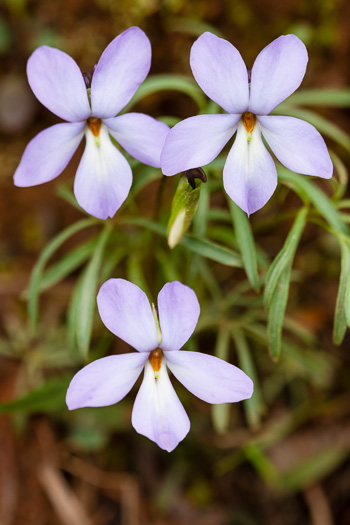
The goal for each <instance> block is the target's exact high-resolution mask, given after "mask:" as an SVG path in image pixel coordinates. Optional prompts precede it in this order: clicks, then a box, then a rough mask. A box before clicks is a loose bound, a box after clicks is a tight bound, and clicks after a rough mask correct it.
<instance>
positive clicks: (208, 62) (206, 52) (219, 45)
mask: <svg viewBox="0 0 350 525" xmlns="http://www.w3.org/2000/svg"><path fill="white" fill-rule="evenodd" d="M190 64H191V69H192V73H193V76H194V78H195V79H196V81H197V82H198V84H199V85H200V87H201V88H202V90H203V91H204V93H206V94H207V95H208V97H210V98H211V99H212V100H214V102H216V103H217V104H219V106H221V107H222V108H223V109H224V110H225V111H227V112H228V113H243V112H244V111H247V109H248V102H249V87H248V72H247V67H246V65H245V63H244V62H243V59H242V57H241V55H240V53H239V51H237V49H236V48H235V47H234V46H233V45H232V44H230V42H227V40H224V39H223V38H219V37H217V36H215V35H213V34H212V33H208V32H207V33H203V34H202V35H201V36H200V37H199V38H198V39H197V40H196V41H195V43H194V44H193V46H192V49H191V57H190Z"/></svg>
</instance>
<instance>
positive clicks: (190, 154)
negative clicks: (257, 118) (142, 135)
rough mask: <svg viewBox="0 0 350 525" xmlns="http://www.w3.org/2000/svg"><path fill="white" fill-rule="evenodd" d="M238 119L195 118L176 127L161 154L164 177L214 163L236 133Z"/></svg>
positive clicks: (235, 116) (220, 116)
mask: <svg viewBox="0 0 350 525" xmlns="http://www.w3.org/2000/svg"><path fill="white" fill-rule="evenodd" d="M240 117H241V116H240V115H198V116H197V117H190V118H187V119H186V120H183V121H182V122H179V123H178V124H176V125H175V126H174V127H173V128H172V129H171V130H170V131H169V133H168V135H167V138H166V139H165V144H164V148H163V151H162V154H161V159H160V161H161V168H162V171H163V173H164V175H176V174H177V173H180V172H182V171H185V170H189V169H192V168H198V167H200V166H205V165H206V164H209V162H211V161H212V160H214V159H215V157H217V156H218V155H219V153H220V151H221V150H222V148H223V147H224V146H225V144H226V143H227V142H228V141H229V140H230V138H231V137H232V136H233V134H234V133H235V131H236V124H237V122H238V121H239V119H240Z"/></svg>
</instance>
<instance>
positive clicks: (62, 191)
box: [56, 184, 88, 215]
mask: <svg viewBox="0 0 350 525" xmlns="http://www.w3.org/2000/svg"><path fill="white" fill-rule="evenodd" d="M56 193H57V195H58V196H59V197H61V199H63V200H64V201H66V202H68V204H70V205H71V206H73V208H76V209H77V210H79V211H80V212H82V213H84V214H85V215H88V214H87V212H86V211H85V210H83V208H82V207H81V206H79V204H78V203H77V199H76V198H75V195H74V193H73V192H72V190H71V189H70V188H69V187H68V186H67V185H66V184H60V185H59V186H57V188H56Z"/></svg>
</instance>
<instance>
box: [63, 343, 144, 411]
mask: <svg viewBox="0 0 350 525" xmlns="http://www.w3.org/2000/svg"><path fill="white" fill-rule="evenodd" d="M147 358H148V356H147V354H139V353H137V352H135V353H132V354H123V355H111V356H109V357H103V358H102V359H98V360H97V361H94V362H93V363H90V364H89V365H87V366H85V367H84V368H83V369H82V370H80V371H79V372H78V373H77V374H75V376H74V377H73V379H72V381H71V383H70V385H69V387H68V390H67V395H66V403H67V406H68V408H69V410H74V409H75V408H82V407H102V406H108V405H114V403H118V401H120V400H121V399H123V397H124V396H126V394H127V393H128V392H129V391H130V390H131V388H132V387H133V385H134V383H135V381H136V379H137V378H138V377H139V375H140V373H141V370H142V368H143V366H144V363H145V361H146V360H147Z"/></svg>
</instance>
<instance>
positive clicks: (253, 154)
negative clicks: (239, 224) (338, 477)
mask: <svg viewBox="0 0 350 525" xmlns="http://www.w3.org/2000/svg"><path fill="white" fill-rule="evenodd" d="M251 135H252V136H251V139H250V140H248V134H247V131H246V130H245V127H244V125H243V123H241V124H240V125H239V127H238V130H237V137H236V140H235V142H234V144H233V146H232V148H231V151H230V152H229V154H228V156H227V160H226V164H225V167H224V174H223V181H224V188H225V191H226V192H227V193H228V195H229V196H230V197H231V199H232V200H233V201H234V202H235V203H236V204H237V205H238V206H239V207H240V208H242V210H244V211H245V212H246V213H247V214H248V215H250V214H251V213H254V212H255V211H257V210H259V209H260V208H262V207H263V206H264V205H265V204H266V202H267V201H268V200H269V199H270V197H271V195H272V194H273V192H274V191H275V189H276V186H277V172H276V166H275V163H274V162H273V159H272V157H271V155H270V154H269V152H268V151H267V149H266V148H265V146H264V143H263V141H262V138H261V131H260V126H259V124H258V123H256V124H255V127H254V129H253V131H252V134H251Z"/></svg>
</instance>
